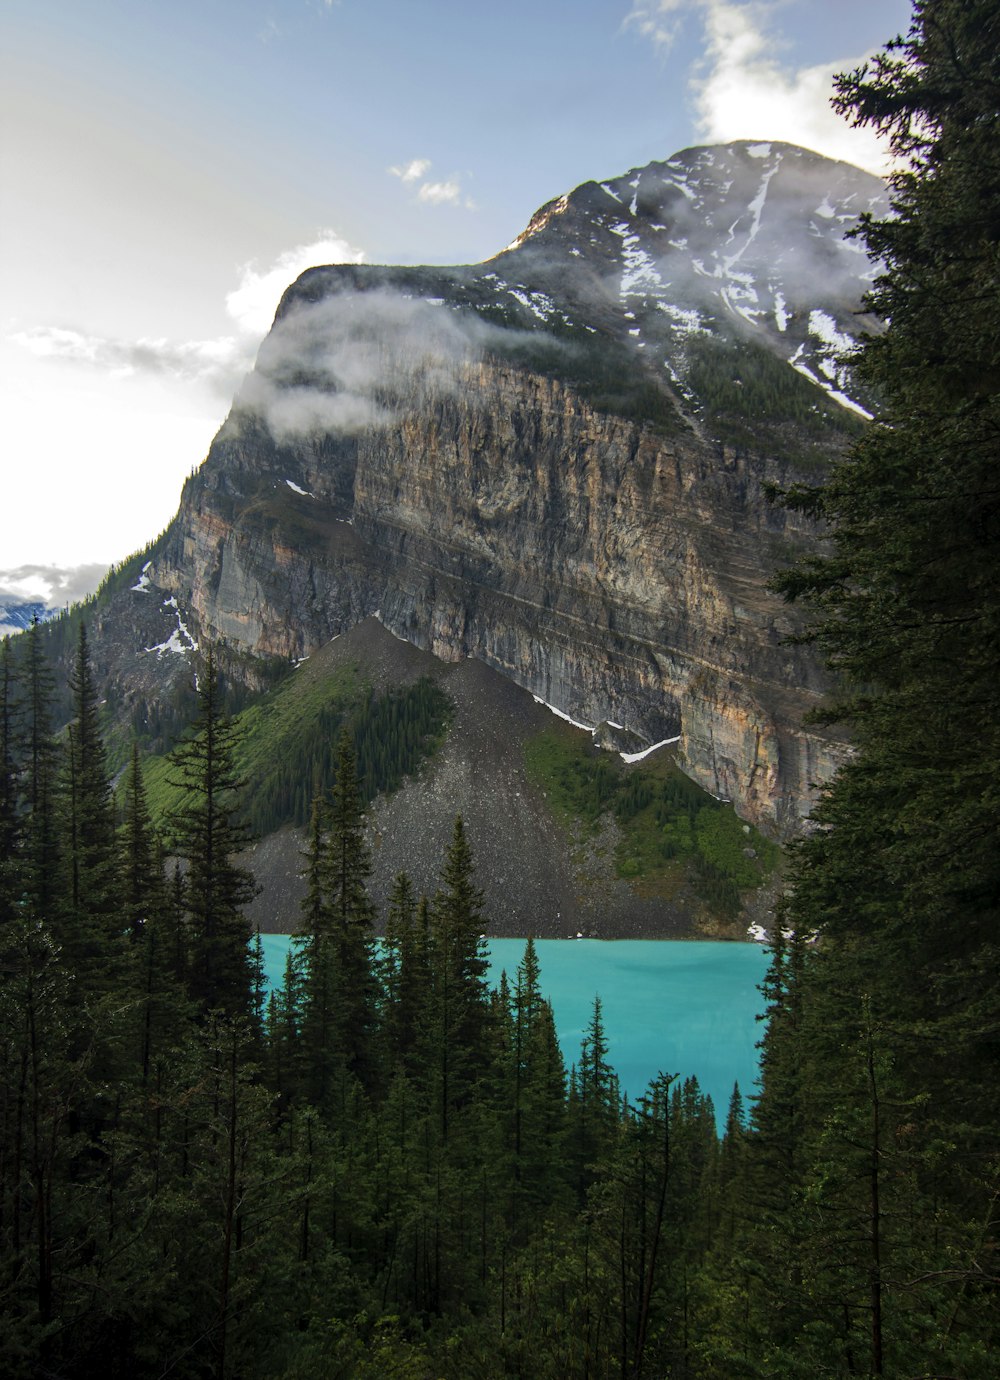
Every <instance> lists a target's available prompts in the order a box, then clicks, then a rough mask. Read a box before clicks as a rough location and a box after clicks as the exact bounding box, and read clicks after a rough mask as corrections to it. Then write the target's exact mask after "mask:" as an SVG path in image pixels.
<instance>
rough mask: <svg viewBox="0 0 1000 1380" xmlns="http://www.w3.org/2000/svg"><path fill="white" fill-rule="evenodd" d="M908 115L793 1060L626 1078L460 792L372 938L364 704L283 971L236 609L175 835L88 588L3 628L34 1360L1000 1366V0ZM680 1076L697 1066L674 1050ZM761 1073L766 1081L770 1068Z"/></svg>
mask: <svg viewBox="0 0 1000 1380" xmlns="http://www.w3.org/2000/svg"><path fill="white" fill-rule="evenodd" d="M840 92H841V95H840V101H841V105H842V107H843V110H844V112H845V114H847V115H848V116H851V117H853V118H855V119H860V120H862V121H867V122H872V123H874V124H876V125H877V126H878V127H880V128H881V129H883V130H884V131H885V132H886V133H887V134H888V135H889V136H890V137H891V139H892V141H893V146H894V148H895V150H896V152H897V154H898V155H899V157H900V159H901V169H902V170H901V171H900V172H898V173H897V174H896V176H895V178H894V207H895V215H894V217H893V218H891V219H888V220H883V221H878V222H870V223H867V224H865V226H864V231H863V233H864V236H865V238H866V241H867V243H868V245H869V247H870V249H871V250H872V251H873V252H874V253H876V254H878V255H879V256H880V257H881V258H882V259H883V261H884V263H885V265H886V269H885V273H884V275H883V277H882V278H881V279H880V280H879V282H878V283H877V285H876V289H875V293H874V297H873V302H872V305H873V307H874V308H875V309H877V311H878V313H879V315H881V316H882V317H883V318H884V319H885V320H886V321H888V323H889V326H888V329H887V330H886V332H885V333H884V334H883V335H881V336H879V337H877V338H873V339H872V340H871V341H869V342H868V343H867V344H866V345H865V346H864V348H863V350H862V352H861V355H860V358H859V360H858V364H857V367H858V368H859V369H860V370H861V371H862V373H863V375H864V378H865V380H866V382H867V384H868V385H869V386H870V387H871V389H872V392H873V394H875V395H877V396H878V397H880V398H881V399H883V400H884V410H883V412H882V413H881V415H880V416H879V418H878V419H877V420H876V422H875V423H874V424H873V425H872V426H871V427H869V428H868V429H867V430H866V432H865V434H864V436H863V437H861V438H860V439H859V440H858V441H857V442H856V444H855V445H854V448H853V450H852V452H851V455H850V456H849V457H848V458H847V460H845V461H844V462H843V463H842V464H840V465H839V466H837V467H836V469H835V470H834V472H833V474H832V476H831V478H830V480H829V482H828V483H827V484H826V485H825V486H824V487H822V488H819V489H815V490H804V489H796V490H794V491H791V492H789V493H787V494H786V495H785V496H784V500H785V501H786V502H787V503H790V504H793V505H797V506H800V507H806V508H808V509H809V510H810V511H813V512H815V513H817V514H819V515H821V516H823V517H824V518H825V519H826V520H827V522H828V523H829V524H830V527H831V532H832V545H831V551H830V554H829V555H828V556H827V557H825V558H823V559H817V560H815V561H813V562H811V563H809V564H808V565H806V566H804V567H800V568H799V569H797V570H795V571H792V572H790V573H789V574H788V575H787V576H786V577H785V579H784V580H783V587H784V589H785V592H786V593H787V595H788V596H789V597H792V598H796V599H802V600H805V601H808V606H809V607H810V608H811V609H812V610H813V613H814V618H815V626H814V632H813V636H815V637H816V638H817V639H819V641H820V642H821V644H822V645H823V647H824V648H825V649H826V651H827V653H828V655H829V656H830V658H831V660H832V662H833V664H834V666H835V668H836V669H837V672H838V674H839V677H840V683H841V685H842V686H843V694H842V696H841V699H840V700H839V702H838V703H836V704H834V705H831V706H830V708H829V710H828V712H829V713H830V714H831V715H834V716H837V717H839V718H840V719H842V720H844V721H845V722H846V723H847V724H849V726H850V730H851V734H852V737H853V740H854V742H855V744H856V752H855V755H854V757H853V758H852V760H851V761H850V763H849V765H848V766H846V767H845V768H844V769H842V770H841V772H840V773H839V774H838V776H837V778H836V779H835V780H834V782H833V783H832V785H831V786H830V787H829V789H828V790H827V791H826V792H825V795H824V798H823V800H822V803H821V805H820V806H819V808H818V810H817V812H816V825H817V827H816V828H815V830H814V832H813V833H811V834H810V835H809V836H808V837H806V838H804V839H803V840H802V841H800V842H799V843H798V844H797V845H796V846H795V849H794V855H795V856H794V860H793V877H792V885H791V886H790V888H789V890H788V894H787V897H786V900H785V902H784V903H783V905H782V907H781V908H780V910H779V913H778V915H777V916H776V917H775V923H774V929H773V941H772V945H773V950H772V961H771V966H770V970H769V974H768V977H767V979H766V983H765V997H766V1001H767V1006H768V1016H769V1019H768V1022H767V1025H766V1030H765V1033H764V1038H763V1045H762V1085H761V1087H760V1089H759V1096H758V1097H757V1098H756V1099H755V1101H754V1103H753V1105H752V1106H751V1107H750V1108H749V1111H748V1110H747V1107H746V1105H745V1104H744V1102H743V1100H742V1098H741V1097H740V1096H739V1094H738V1093H737V1094H734V1097H733V1102H732V1105H731V1107H730V1109H729V1115H728V1118H727V1122H726V1129H725V1134H724V1136H723V1137H722V1138H721V1140H720V1139H719V1138H717V1136H716V1131H715V1123H714V1113H713V1109H712V1108H711V1106H710V1104H708V1103H707V1102H706V1100H705V1099H704V1098H703V1097H702V1096H701V1094H700V1092H699V1089H698V1087H697V1085H696V1084H694V1083H693V1082H691V1081H690V1080H685V1079H684V1077H683V1071H682V1070H669V1071H667V1072H666V1073H665V1075H664V1076H662V1077H661V1078H659V1079H658V1080H657V1081H656V1082H655V1083H654V1084H653V1085H652V1086H651V1087H650V1089H649V1090H648V1093H647V1095H646V1096H645V1097H644V1098H642V1099H640V1101H639V1102H638V1103H637V1104H636V1105H634V1106H633V1105H623V1103H622V1101H621V1099H620V1097H619V1095H618V1089H617V1084H616V1080H615V1075H614V1071H613V1069H612V1068H611V1067H610V1066H609V1063H608V1051H607V1045H606V1041H605V1039H604V1033H603V1028H602V1022H601V1011H600V1006H599V1004H597V1005H595V1009H594V1013H593V1018H592V1021H591V1023H590V1026H589V1029H588V1031H587V1033H586V1037H585V1039H584V1042H583V1046H582V1048H581V1051H580V1056H579V1059H578V1061H577V1062H576V1065H575V1067H574V1068H573V1069H572V1070H570V1071H569V1072H568V1073H567V1070H566V1069H565V1068H564V1066H563V1063H562V1060H561V1057H560V1054H559V1048H558V1045H557V1042H556V1039H555V1033H554V1030H553V1023H552V1013H551V1009H550V1007H549V1006H548V1004H547V1002H546V1001H545V998H544V981H545V980H544V974H543V973H539V970H538V963H537V958H536V955H535V951H534V947H533V945H532V944H531V943H530V942H528V943H527V944H526V946H525V951H524V957H523V960H522V962H521V964H520V965H519V967H518V969H517V972H516V973H515V974H513V975H508V978H507V979H506V980H505V982H504V983H502V984H501V985H500V988H499V990H497V991H495V992H491V991H489V990H488V988H487V986H486V983H485V972H486V966H485V959H484V954H483V948H482V941H481V931H482V907H483V897H482V894H481V892H480V891H479V889H478V887H477V883H476V875H475V859H474V857H473V856H472V853H471V850H470V848H469V845H468V841H467V839H466V836H465V832H464V829H463V825H462V822H461V820H460V819H457V820H456V822H455V827H454V832H453V836H452V839H451V843H450V845H449V847H448V848H447V850H446V851H445V854H444V856H443V857H442V858H441V860H440V874H439V875H440V881H439V885H438V888H437V890H436V892H435V893H434V894H433V895H432V896H428V897H422V896H418V895H416V894H415V890H414V888H413V886H412V884H411V883H410V881H409V880H408V878H407V877H406V876H405V875H400V876H399V877H398V878H397V883H396V886H395V888H394V891H393V894H392V897H391V900H390V903H389V906H388V909H387V913H386V915H385V916H384V917H383V919H384V925H385V934H386V938H385V942H384V946H383V947H382V949H381V950H380V951H376V949H375V946H374V943H373V940H372V933H373V925H374V921H375V918H376V917H375V915H374V913H373V911H374V907H373V905H372V902H371V901H370V899H369V894H368V890H367V886H366V881H367V877H368V874H369V869H370V856H369V853H368V849H367V845H366V842H365V832H364V810H363V803H362V802H363V792H362V786H361V783H360V781H359V775H358V768H357V761H356V758H355V754H354V750H353V746H352V743H351V740H350V737H349V736H348V735H346V734H345V735H342V736H341V738H340V739H339V742H338V747H337V764H336V767H337V770H336V785H335V787H334V789H333V791H332V792H331V793H329V794H328V795H325V796H323V797H321V798H319V799H317V800H315V801H314V803H313V808H312V812H311V823H310V826H309V840H310V841H309V847H308V850H307V855H306V857H305V859H304V861H303V866H304V869H305V872H306V879H307V895H306V900H305V904H304V908H303V934H302V938H301V940H300V941H299V943H298V944H297V945H296V946H295V947H294V948H293V952H292V957H291V959H290V961H289V966H288V970H287V974H286V981H285V985H284V987H283V989H281V990H280V991H279V992H277V993H275V994H273V995H271V996H269V997H267V996H266V995H265V991H264V986H263V977H262V968H261V963H260V958H259V952H257V951H255V948H254V945H253V944H252V943H251V935H250V927H249V924H248V922H247V921H246V918H245V915H244V907H245V905H246V904H247V902H248V900H249V898H250V896H251V894H252V892H253V888H254V883H253V879H252V877H250V876H249V874H248V873H246V872H245V871H244V870H242V869H241V868H240V866H239V865H238V863H237V861H236V855H237V853H238V852H239V850H240V848H241V847H242V844H243V837H242V833H241V830H240V828H239V825H238V820H239V818H240V808H241V802H240V794H241V789H240V787H241V783H240V780H239V772H238V771H237V770H236V769H235V763H236V761H237V750H238V749H237V743H236V739H235V735H234V730H233V725H232V722H231V721H230V720H229V719H228V718H227V717H226V715H225V714H224V713H223V705H222V703H221V700H220V693H219V686H218V679H217V675H216V672H215V667H214V665H213V661H212V658H211V656H210V657H209V659H208V666H207V668H206V672H205V674H204V675H203V676H202V677H201V682H200V688H199V720H198V725H197V733H196V734H195V736H193V737H192V738H191V739H190V740H189V742H188V743H187V745H186V747H185V748H184V749H183V752H182V755H181V758H180V760H179V761H177V762H176V764H175V766H176V771H177V776H176V780H177V782H178V783H179V784H178V787H177V793H178V801H177V804H176V806H175V807H174V820H173V824H172V832H173V838H174V846H175V847H176V848H177V850H178V853H179V855H180V856H181V858H182V859H183V860H184V868H183V869H178V870H176V871H174V872H172V873H170V874H169V875H168V874H167V873H166V872H165V869H164V866H163V858H162V846H161V843H160V840H159V838H158V836H157V833H156V831H154V829H153V827H152V824H151V821H150V813H149V808H148V802H147V800H146V796H145V790H144V786H143V779H142V774H141V771H140V770H139V764H138V760H137V758H135V759H133V764H132V767H131V769H130V771H129V772H128V775H127V780H126V782H125V788H124V793H123V794H124V800H125V809H124V817H123V819H120V820H119V819H118V818H117V817H116V813H115V809H114V806H113V801H112V794H111V785H110V781H109V778H108V772H107V768H106V763H105V756H104V745H103V743H102V741H101V734H100V731H99V721H98V705H97V697H96V694H95V689H94V678H93V674H92V671H91V667H90V662H89V653H88V644H87V640H86V633H85V631H84V632H82V633H81V634H80V636H79V641H78V644H77V651H76V657H75V669H74V673H73V677H72V682H71V685H70V687H69V691H70V694H71V696H72V700H73V708H74V717H73V720H72V723H71V725H70V728H69V730H68V732H67V733H66V734H64V735H62V736H61V737H60V738H59V739H58V740H57V739H56V738H55V737H54V736H53V734H52V733H51V731H50V723H51V705H52V703H53V696H54V693H55V687H54V686H53V684H52V678H51V674H50V672H49V670H48V668H47V666H46V663H45V660H44V657H43V655H42V650H41V648H42V642H41V638H40V636H39V634H38V630H37V628H36V629H34V630H33V631H31V632H29V633H28V634H27V635H26V637H25V638H23V640H22V641H21V644H20V646H19V647H18V649H17V652H18V654H17V656H16V657H15V654H14V649H13V647H12V645H11V643H10V642H6V643H4V646H3V656H2V661H0V964H2V968H3V985H2V988H0V1336H2V1338H3V1350H2V1359H0V1366H2V1369H3V1372H4V1374H5V1375H9V1376H10V1377H12V1380H21V1377H24V1378H25V1380H27V1377H35V1376H46V1377H53V1376H58V1377H73V1380H85V1378H87V1377H91V1376H93V1377H95V1378H96V1377H102V1380H103V1378H104V1377H119V1376H121V1377H125V1376H128V1377H167V1376H171V1377H192V1380H194V1377H202V1376H214V1377H217V1378H218V1380H226V1378H227V1377H231V1378H233V1380H235V1377H269V1378H270V1377H278V1378H280V1377H285V1380H313V1377H315V1380H320V1377H323V1380H326V1378H327V1377H334V1376H343V1377H353V1376H357V1377H369V1380H376V1377H378V1380H382V1377H410V1378H411V1380H437V1377H449V1378H453V1380H467V1378H472V1380H475V1377H482V1378H483V1380H487V1378H489V1377H500V1376H521V1377H525V1380H528V1377H530V1378H531V1380H564V1378H565V1377H580V1380H597V1378H598V1377H602V1378H604V1377H606V1378H607V1380H610V1378H611V1377H635V1380H639V1378H640V1377H646V1380H653V1377H671V1380H733V1378H734V1377H737V1378H739V1377H744V1378H745V1380H751V1378H754V1377H759V1378H760V1380H765V1378H766V1377H801V1380H813V1377H822V1376H838V1377H839V1376H868V1377H873V1376H887V1377H890V1376H891V1377H921V1378H922V1380H931V1377H936V1378H937V1380H945V1378H946V1377H962V1380H991V1377H992V1376H993V1375H995V1373H996V1356H997V1351H998V1348H1000V1309H998V1298H997V1293H998V1283H1000V1280H998V1270H997V1249H996V1248H997V1230H998V1212H997V1200H998V1192H1000V1154H998V1145H1000V1134H998V1133H1000V1115H998V1113H1000V1107H998V1095H1000V1092H998V1090H1000V1044H998V1038H997V1032H998V1030H1000V990H998V983H997V963H998V957H1000V952H998V944H997V937H996V933H997V931H996V922H997V909H998V898H1000V849H998V846H997V845H998V822H1000V811H998V806H1000V792H998V786H997V779H996V768H995V761H996V758H997V755H998V749H1000V742H998V739H1000V686H998V681H997V675H996V666H997V649H998V646H1000V601H998V597H997V588H998V578H997V577H998V570H997V538H998V530H1000V486H998V483H997V446H998V437H1000V393H998V384H1000V332H998V330H997V322H998V319H1000V296H998V287H1000V280H998V275H997V265H998V252H997V241H998V226H1000V141H998V139H997V132H998V124H1000V104H998V92H1000V15H998V13H997V7H996V5H995V3H994V2H993V0H922V2H918V3H917V4H916V6H915V11H914V24H913V28H912V30H911V33H910V35H909V37H908V39H907V40H906V41H905V42H904V43H902V44H900V45H897V46H896V47H894V48H892V49H890V51H889V52H888V53H887V54H886V55H884V56H883V57H882V58H880V59H879V60H878V61H877V62H876V63H875V64H874V65H873V67H872V68H871V69H870V70H862V71H861V72H859V73H855V74H854V75H852V76H849V77H846V78H844V79H843V81H842V83H841V87H840ZM675 1075H680V1076H675ZM747 1091H748V1090H744V1092H747Z"/></svg>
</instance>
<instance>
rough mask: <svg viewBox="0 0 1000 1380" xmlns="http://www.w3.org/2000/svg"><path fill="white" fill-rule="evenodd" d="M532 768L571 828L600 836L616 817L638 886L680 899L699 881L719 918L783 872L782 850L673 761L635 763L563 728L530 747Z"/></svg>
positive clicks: (621, 865)
mask: <svg viewBox="0 0 1000 1380" xmlns="http://www.w3.org/2000/svg"><path fill="white" fill-rule="evenodd" d="M524 755H525V764H526V766H527V769H528V772H529V774H530V775H531V777H532V778H533V780H534V781H535V783H536V784H537V785H538V786H539V787H540V788H541V789H542V790H543V791H544V792H545V794H546V797H547V799H548V801H549V803H550V804H551V806H552V808H553V810H554V812H555V813H556V814H557V815H558V816H560V817H561V818H562V820H563V822H564V823H565V824H566V825H567V826H568V827H569V828H570V829H576V828H582V829H583V830H584V831H585V832H588V833H591V834H593V833H595V832H596V831H597V830H598V828H599V827H600V824H601V822H602V820H605V819H607V818H609V817H613V818H614V819H615V821H616V822H617V825H618V830H619V842H618V846H617V848H616V852H615V867H616V870H617V873H618V875H619V877H622V878H626V879H627V880H628V881H630V882H631V883H632V884H633V885H634V886H636V888H637V890H638V891H639V892H640V893H642V892H646V893H647V894H651V895H670V894H671V893H672V892H674V891H675V890H676V888H677V887H678V886H679V885H680V883H681V882H683V881H685V880H689V881H690V882H691V883H692V884H693V886H694V890H695V891H696V893H697V894H698V895H699V896H700V897H701V898H702V900H703V901H705V902H706V904H707V905H708V906H709V907H710V909H711V910H713V911H714V912H716V913H717V914H720V915H723V916H726V917H732V916H735V915H736V914H738V912H739V909H740V892H741V891H746V890H750V889H753V888H755V887H758V886H760V885H761V883H762V882H764V881H765V880H766V879H767V877H768V875H769V874H770V873H771V872H772V871H773V869H774V867H775V865H776V863H777V861H778V856H779V850H778V848H777V846H776V845H775V844H773V843H771V842H770V841H769V840H768V839H765V838H764V837H763V836H762V835H761V834H759V833H758V832H757V830H756V829H754V828H752V827H751V826H750V825H748V824H744V823H743V822H742V820H740V819H739V818H738V817H737V815H736V813H735V811H734V810H733V807H732V806H731V805H726V804H723V802H722V801H719V800H716V799H714V797H712V796H711V795H709V794H708V792H707V791H703V790H702V789H701V787H700V786H697V785H695V783H694V782H693V781H691V780H690V779H689V778H688V777H687V776H685V775H684V774H683V772H681V771H680V770H679V769H678V767H677V766H676V765H675V763H674V762H673V761H672V759H671V758H670V757H669V756H663V755H661V756H660V757H658V758H652V759H648V760H647V762H646V763H644V764H643V765H642V766H639V765H637V764H636V765H632V766H629V767H626V765H625V764H624V763H623V762H622V760H621V758H620V757H618V756H616V755H613V754H611V753H607V752H604V751H601V750H600V749H598V748H593V747H591V746H590V745H589V744H588V743H586V742H585V741H584V739H583V738H582V737H581V736H580V735H579V734H578V733H575V732H573V731H572V730H571V729H569V728H566V729H563V728H562V727H561V726H560V725H553V726H552V727H551V728H547V729H546V730H545V731H544V732H542V733H540V734H538V735H537V736H536V737H535V738H533V739H531V740H530V741H529V742H528V743H527V744H526V745H525V754H524Z"/></svg>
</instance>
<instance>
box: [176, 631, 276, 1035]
mask: <svg viewBox="0 0 1000 1380" xmlns="http://www.w3.org/2000/svg"><path fill="white" fill-rule="evenodd" d="M236 742H237V738H236V730H235V729H234V728H233V725H232V724H231V723H230V722H229V720H228V719H227V718H226V717H225V715H224V713H223V706H222V693H221V689H220V686H219V676H218V671H217V669H216V666H215V658H214V654H213V651H212V649H211V647H210V648H209V649H208V654H207V656H206V658H205V665H204V667H203V669H202V673H201V676H200V679H199V685H198V716H197V719H196V720H195V726H194V736H193V737H191V738H189V739H188V740H187V741H186V742H185V743H183V744H182V745H181V747H180V748H179V749H178V750H177V752H176V754H175V761H176V764H177V769H178V773H179V775H178V776H177V777H176V778H175V780H174V782H173V784H174V785H177V786H180V787H181V788H182V790H183V792H184V804H183V808H182V809H181V810H180V811H178V813H177V814H176V815H175V816H174V819H173V826H174V831H175V844H174V846H175V850H176V852H177V853H178V854H179V856H180V857H182V858H183V859H185V861H186V862H187V876H186V878H185V898H186V904H187V910H188V915H189V917H190V919H189V925H190V945H189V953H188V983H189V989H190V992H191V996H192V997H193V999H194V1000H195V1002H196V1003H197V1004H198V1006H199V1007H200V1008H201V1009H202V1010H203V1011H209V1010H211V1009H212V1008H213V1007H218V1008H220V1009H221V1010H223V1011H225V1012H226V1013H227V1014H229V1015H230V1016H244V1017H249V1016H250V1014H251V1010H252V1006H253V1000H252V993H251V972H250V954H249V948H248V945H249V942H250V924H249V921H248V920H247V918H246V916H245V915H244V913H243V907H244V906H245V905H246V904H247V903H248V902H249V901H250V900H252V899H253V897H254V896H255V895H256V890H257V889H256V886H255V883H254V880H253V877H252V876H251V874H250V873H249V872H248V871H247V870H246V869H245V868H243V867H240V866H239V864H238V863H236V861H235V855H236V854H237V853H239V852H240V851H241V850H242V849H243V848H245V847H246V845H247V843H248V841H249V840H248V837H247V835H246V833H245V831H244V830H243V829H242V827H241V826H240V824H239V823H238V811H239V804H240V801H239V792H240V790H241V788H242V786H243V784H244V783H243V781H242V779H241V777H240V775H239V772H238V770H237V768H236V764H235V751H236Z"/></svg>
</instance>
